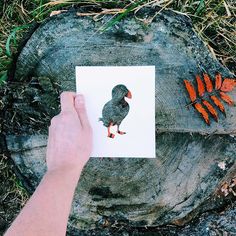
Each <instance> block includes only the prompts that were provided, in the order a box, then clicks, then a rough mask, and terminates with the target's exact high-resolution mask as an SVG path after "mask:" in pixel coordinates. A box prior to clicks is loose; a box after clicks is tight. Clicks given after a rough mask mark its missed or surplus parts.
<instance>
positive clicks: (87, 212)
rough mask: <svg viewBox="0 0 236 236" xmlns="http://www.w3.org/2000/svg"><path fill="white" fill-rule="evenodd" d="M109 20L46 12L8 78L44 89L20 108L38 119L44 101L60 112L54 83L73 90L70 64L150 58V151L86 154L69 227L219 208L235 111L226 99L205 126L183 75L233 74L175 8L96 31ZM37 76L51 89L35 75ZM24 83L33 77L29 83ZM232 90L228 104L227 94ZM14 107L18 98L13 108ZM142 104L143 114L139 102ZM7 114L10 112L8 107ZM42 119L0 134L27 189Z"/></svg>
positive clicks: (40, 163)
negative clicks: (148, 155) (151, 154)
mask: <svg viewBox="0 0 236 236" xmlns="http://www.w3.org/2000/svg"><path fill="white" fill-rule="evenodd" d="M156 11H157V9H145V10H140V12H139V13H137V14H139V15H138V16H139V17H142V18H145V17H147V16H149V17H151V16H152V15H154V14H155V12H156ZM108 18H109V16H105V17H104V18H103V19H102V20H100V21H97V22H95V21H93V19H92V18H90V17H79V16H77V15H76V12H69V13H64V14H60V15H56V16H53V17H51V18H50V19H49V20H47V21H46V22H44V23H43V24H42V25H41V26H40V27H39V28H37V29H36V30H35V32H34V33H33V34H32V36H31V37H30V38H29V40H28V42H27V43H26V45H25V47H24V48H23V49H22V51H21V53H20V55H19V57H18V60H17V64H16V72H15V81H18V82H27V85H28V90H30V89H31V88H32V89H34V91H35V94H37V96H38V97H37V99H38V101H41V100H40V98H42V96H44V95H45V94H44V93H48V91H51V92H50V96H49V97H47V96H46V97H43V99H44V100H42V101H43V102H39V104H38V105H40V110H38V108H37V104H32V103H30V102H25V103H24V106H23V107H25V108H24V109H26V110H27V107H28V108H30V109H29V110H32V114H34V119H36V120H37V119H40V114H41V113H39V114H38V113H36V111H41V107H42V106H43V107H45V109H44V111H45V113H47V112H48V115H49V116H52V115H53V114H54V113H55V111H58V103H57V102H56V101H57V99H58V92H57V90H58V87H57V86H58V85H59V87H60V90H75V66H77V65H80V66H92V65H93V66H109V65H112V66H124V65H155V66H156V158H155V159H142V158H141V159H135V158H130V159H127V158H119V159H107V158H103V159H100V158H91V159H90V161H89V162H88V164H87V165H86V167H85V169H84V171H83V174H82V176H81V179H80V181H79V184H78V188H77V190H76V193H75V198H74V202H73V207H72V212H71V218H70V223H69V229H70V230H71V232H72V231H73V232H76V231H78V232H79V231H80V230H82V229H84V230H89V229H91V228H96V227H98V225H99V224H100V225H101V224H104V219H106V220H107V222H109V220H111V219H116V220H117V221H120V222H123V223H124V225H126V226H127V227H131V226H132V227H135V226H138V227H142V226H158V225H165V224H177V225H183V224H185V223H186V222H188V221H189V220H191V219H192V218H193V217H196V216H197V215H198V214H200V213H202V212H204V211H207V210H210V209H215V208H217V207H219V206H222V204H223V203H224V196H223V194H220V192H221V191H220V188H221V185H222V184H223V183H224V181H230V179H231V178H232V177H233V176H235V175H236V162H235V159H236V138H235V137H234V136H233V134H234V133H235V131H236V116H235V115H236V108H235V107H230V106H228V105H227V104H225V103H224V106H225V108H226V114H227V117H226V118H225V117H224V115H223V114H221V113H220V112H219V111H218V113H219V122H218V123H217V122H215V121H214V120H213V119H212V118H210V119H211V125H210V126H207V124H206V123H205V122H204V121H203V119H202V118H201V116H200V114H199V113H197V112H196V110H194V108H193V107H192V106H187V105H188V104H189V103H190V100H189V97H188V93H187V91H186V89H185V86H184V83H183V81H184V80H185V79H187V80H189V81H191V82H193V84H194V86H195V87H196V83H195V76H196V75H197V74H200V75H202V73H203V72H207V73H208V74H209V75H210V77H211V78H212V80H213V82H214V81H215V78H214V76H215V74H216V73H218V72H220V73H221V74H222V76H223V78H226V77H229V78H232V77H233V75H232V74H230V72H229V71H228V69H227V68H224V67H223V66H222V65H221V64H220V63H219V62H218V61H216V60H215V59H213V58H212V56H211V54H210V52H209V51H208V49H207V47H206V46H204V44H203V42H202V41H201V40H200V39H199V38H198V36H197V35H196V33H195V32H194V31H193V29H192V25H191V22H190V20H189V19H188V18H187V17H185V16H183V15H178V14H176V13H173V12H171V11H163V12H161V13H160V14H158V15H157V16H156V17H155V18H154V19H153V22H152V23H151V24H148V25H147V24H146V25H145V24H144V23H143V21H140V20H138V18H137V19H135V18H133V17H127V18H126V19H124V20H122V21H121V22H119V23H118V24H117V25H116V26H113V27H112V28H111V29H109V30H108V31H105V32H103V33H100V32H99V28H100V27H101V26H102V25H103V24H104V22H106V21H107V20H108ZM29 78H34V79H29ZM45 78H46V80H47V81H48V84H50V86H49V87H48V86H46V87H45V84H44V83H43V82H42V81H44V80H45ZM32 81H33V82H35V81H37V83H38V84H39V87H37V89H36V88H35V84H34V83H33V82H32ZM97 83H99V81H97ZM100 86H103V85H102V84H101V85H100ZM144 89H145V88H144ZM38 91H40V93H39V92H38ZM29 94H30V97H31V98H32V99H35V98H34V93H21V96H22V97H21V104H22V99H23V100H25V101H28V100H29V99H28V98H29ZM39 95H40V96H39ZM35 96H36V95H35ZM230 96H231V97H232V98H233V99H234V100H235V101H236V93H235V91H232V92H231V93H230ZM46 101H47V102H46ZM52 101H53V102H52ZM51 102H52V104H51ZM14 104H15V105H14ZM17 104H19V99H18V98H16V99H15V100H14V102H13V107H14V106H17ZM42 104H43V105H42ZM51 108H53V109H54V112H50V111H51V110H50V109H51ZM140 109H142V110H143V111H144V112H145V108H144V107H143V108H140ZM29 113H30V112H29ZM42 113H43V112H42ZM30 114H31V113H30ZM43 114H44V113H43ZM6 115H7V117H8V118H10V117H11V113H10V112H9V111H8V112H6ZM45 117H46V116H45ZM45 117H44V116H43V117H42V118H41V119H40V121H41V122H42V123H44V124H43V125H42V126H40V125H39V126H38V127H37V126H33V128H32V127H31V128H30V129H29V131H28V132H27V128H26V127H25V126H24V120H22V123H21V124H22V127H23V128H22V130H23V131H24V132H23V131H22V133H20V128H18V130H19V132H18V135H15V134H14V133H13V132H10V131H12V130H14V128H12V129H9V131H8V132H7V134H6V140H7V145H8V149H9V151H10V152H11V157H12V159H13V160H14V162H15V164H16V165H17V166H18V168H19V170H20V172H21V174H22V176H24V178H25V180H26V181H27V183H28V184H30V186H31V188H32V190H33V189H34V188H35V187H36V185H37V183H38V182H39V181H40V179H41V177H42V176H43V174H44V172H45V170H46V165H45V150H46V144H47V129H46V128H45V127H46V126H47V125H48V124H49V120H50V119H48V118H47V119H46V118H45ZM16 118H17V115H16ZM27 122H28V121H25V123H27ZM36 122H37V121H36ZM18 123H19V122H18ZM18 123H17V124H15V125H16V126H17V127H18V126H19V124H18ZM27 124H28V123H27ZM40 127H43V128H40ZM222 163H223V164H222Z"/></svg>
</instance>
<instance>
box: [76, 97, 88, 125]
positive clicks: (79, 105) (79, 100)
mask: <svg viewBox="0 0 236 236" xmlns="http://www.w3.org/2000/svg"><path fill="white" fill-rule="evenodd" d="M75 110H76V112H77V114H78V116H79V119H80V123H81V125H82V127H84V128H86V127H90V124H89V120H88V114H87V110H86V107H85V99H84V96H83V95H82V94H78V95H76V97H75Z"/></svg>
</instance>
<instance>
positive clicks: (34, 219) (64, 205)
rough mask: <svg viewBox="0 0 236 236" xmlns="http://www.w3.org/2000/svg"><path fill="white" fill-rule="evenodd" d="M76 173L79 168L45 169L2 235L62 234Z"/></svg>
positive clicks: (65, 225) (77, 176)
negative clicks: (28, 197) (31, 192)
mask: <svg viewBox="0 0 236 236" xmlns="http://www.w3.org/2000/svg"><path fill="white" fill-rule="evenodd" d="M80 173H81V170H79V171H78V170H76V171H74V170H64V171H63V170H55V171H50V172H47V173H46V174H45V176H44V177H43V179H42V181H41V183H40V184H39V186H38V188H37V189H36V191H35V193H34V194H33V195H32V197H31V198H30V200H29V201H28V203H27V204H26V206H25V207H24V208H23V210H22V211H21V213H20V215H19V216H18V217H17V218H16V220H15V221H14V223H13V224H12V226H11V227H10V229H9V230H8V231H7V233H6V234H5V235H6V236H10V235H19V236H20V235H24V236H28V235H30V236H31V235H34V236H41V235H42V236H45V235H47V236H48V235H57V236H60V235H65V233H66V227H67V220H68V216H69V213H70V208H71V203H72V199H73V194H74V191H75V187H76V184H77V182H78V179H79V176H80Z"/></svg>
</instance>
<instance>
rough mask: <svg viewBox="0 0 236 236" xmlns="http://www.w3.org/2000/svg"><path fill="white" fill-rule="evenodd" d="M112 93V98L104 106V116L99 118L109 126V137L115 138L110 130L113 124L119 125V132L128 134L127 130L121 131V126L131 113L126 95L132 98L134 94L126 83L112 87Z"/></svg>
mask: <svg viewBox="0 0 236 236" xmlns="http://www.w3.org/2000/svg"><path fill="white" fill-rule="evenodd" d="M111 95H112V99H111V100H110V101H108V102H107V103H106V104H105V105H104V106H103V109H102V117H101V118H99V121H102V122H103V125H104V126H105V127H107V131H108V134H107V137H109V138H114V137H115V134H113V133H111V131H110V127H111V126H115V125H117V133H118V134H120V135H123V134H126V132H123V131H120V129H119V127H120V124H121V122H122V121H123V120H124V118H125V117H126V116H127V115H128V113H129V104H128V102H126V100H125V97H127V98H129V99H131V98H132V94H131V92H130V91H129V90H128V89H127V87H126V86H125V85H123V84H118V85H116V86H115V87H114V88H113V89H112V92H111Z"/></svg>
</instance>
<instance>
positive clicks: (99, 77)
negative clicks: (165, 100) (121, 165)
mask: <svg viewBox="0 0 236 236" xmlns="http://www.w3.org/2000/svg"><path fill="white" fill-rule="evenodd" d="M117 85H119V86H117ZM120 85H121V86H120ZM113 88H114V90H113ZM126 89H127V90H126ZM76 90H77V93H82V94H83V95H84V96H85V102H86V107H87V112H88V117H89V121H90V123H91V126H92V129H93V151H92V154H91V156H92V157H125V158H127V157H139V158H155V157H156V148H155V145H156V142H155V66H77V67H76ZM112 90H113V98H112ZM124 94H125V95H124ZM108 102H109V104H108V105H106V107H105V108H104V105H105V104H106V103H108ZM127 103H128V104H127ZM128 107H129V108H128ZM127 110H128V114H127ZM99 118H102V119H103V120H102V121H99ZM111 123H113V124H114V123H115V124H120V125H119V130H120V131H122V132H126V133H125V134H119V133H117V125H113V126H112V125H111ZM109 126H110V128H109V131H110V132H109V133H108V127H109ZM108 135H109V136H110V137H108ZM111 136H112V137H111ZM113 136H114V137H113Z"/></svg>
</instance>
